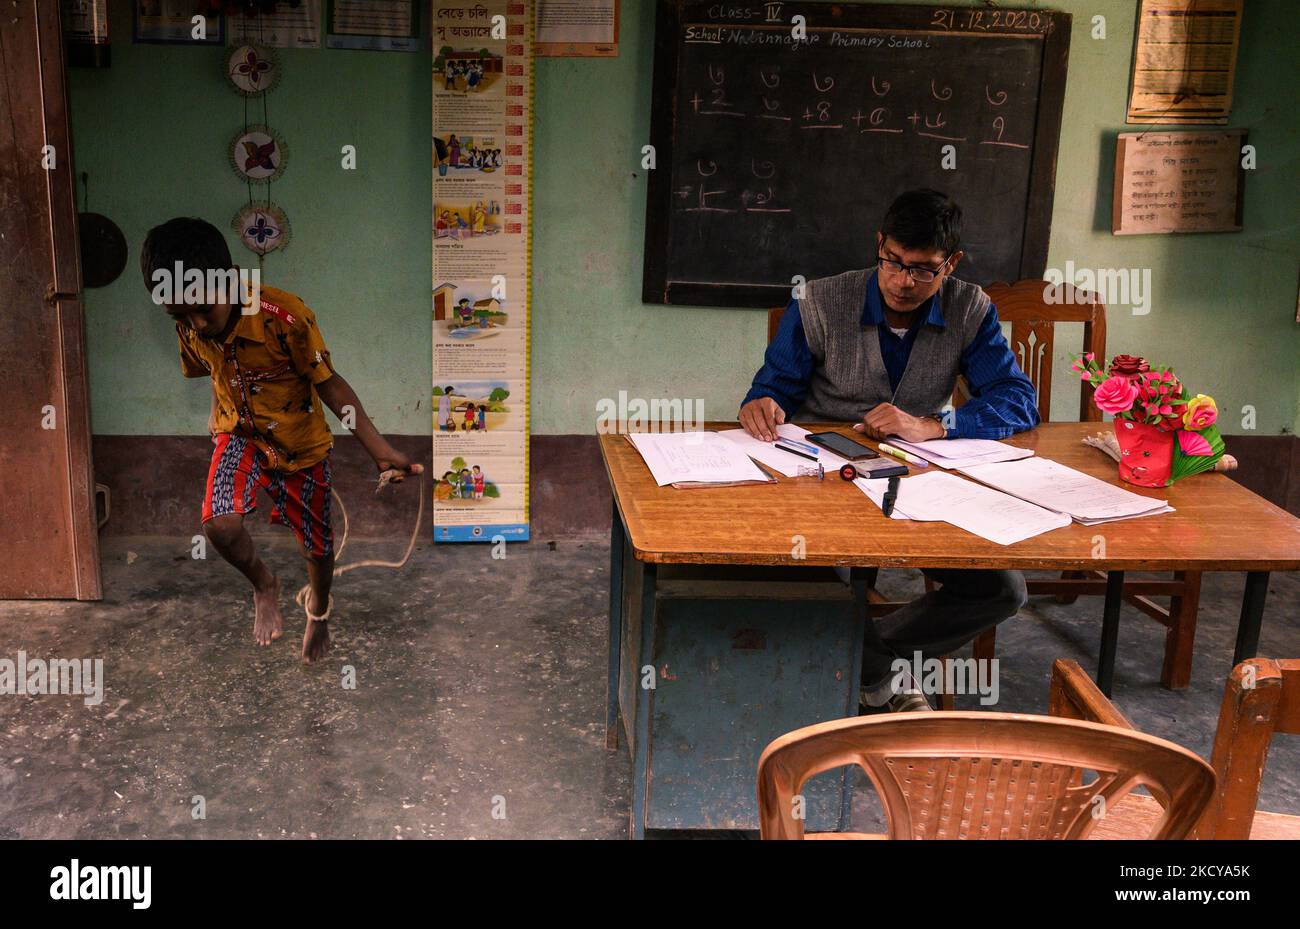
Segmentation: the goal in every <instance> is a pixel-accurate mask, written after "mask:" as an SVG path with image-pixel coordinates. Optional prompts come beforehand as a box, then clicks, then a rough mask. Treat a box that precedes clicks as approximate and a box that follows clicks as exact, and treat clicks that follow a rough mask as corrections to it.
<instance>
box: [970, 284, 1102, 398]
mask: <svg viewBox="0 0 1300 929" xmlns="http://www.w3.org/2000/svg"><path fill="white" fill-rule="evenodd" d="M984 292H985V293H986V294H988V295H989V299H990V300H992V301H993V305H994V306H995V307H997V310H998V319H999V320H1000V321H1002V322H1007V323H1011V339H1010V343H1011V350H1012V351H1013V352H1015V354H1016V360H1017V361H1019V362H1020V368H1021V370H1023V371H1024V372H1025V374H1026V375H1027V376H1028V378H1029V380H1030V381H1031V382H1032V383H1033V385H1034V390H1036V391H1037V392H1038V415H1039V416H1040V417H1041V418H1042V420H1043V422H1047V421H1048V420H1049V419H1050V418H1051V407H1052V348H1053V341H1054V337H1055V334H1056V324H1057V323H1083V350H1084V351H1085V352H1093V353H1094V354H1095V355H1096V356H1097V358H1098V359H1099V360H1101V361H1102V363H1104V359H1105V357H1106V307H1105V306H1103V305H1102V304H1101V303H1100V302H1099V301H1098V300H1097V298H1096V296H1095V295H1094V294H1092V293H1091V292H1089V291H1086V290H1079V289H1077V288H1075V287H1074V286H1073V285H1071V284H1064V283H1062V284H1049V283H1048V282H1046V281H1043V280H1038V279H1035V278H1030V279H1026V280H1023V281H1016V282H1015V283H1014V284H1003V283H1001V282H999V283H996V284H990V285H989V286H988V287H985V288H984ZM1092 392H1093V391H1092V386H1091V385H1090V384H1089V383H1088V382H1087V381H1083V380H1080V382H1079V422H1094V423H1099V422H1101V410H1099V409H1097V407H1096V406H1094V405H1093V403H1092Z"/></svg>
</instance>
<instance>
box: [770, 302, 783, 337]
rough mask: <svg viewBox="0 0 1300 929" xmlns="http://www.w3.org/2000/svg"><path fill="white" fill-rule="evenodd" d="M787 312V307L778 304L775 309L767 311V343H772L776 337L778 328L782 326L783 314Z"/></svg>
mask: <svg viewBox="0 0 1300 929" xmlns="http://www.w3.org/2000/svg"><path fill="white" fill-rule="evenodd" d="M784 312H785V307H783V306H778V307H776V308H775V309H771V310H768V311H767V344H768V345H771V344H772V340H773V339H775V338H776V330H778V329H780V328H781V314H782V313H784Z"/></svg>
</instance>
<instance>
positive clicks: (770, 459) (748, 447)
mask: <svg viewBox="0 0 1300 929" xmlns="http://www.w3.org/2000/svg"><path fill="white" fill-rule="evenodd" d="M718 435H720V436H723V437H724V438H725V439H727V441H729V442H731V443H732V444H733V445H735V446H736V447H737V448H739V449H740V450H741V451H742V452H744V453H745V454H746V455H748V456H749V457H750V458H754V459H757V460H758V461H761V462H762V463H763V464H765V465H767V466H768V467H769V468H771V469H772V470H773V471H777V472H780V473H781V474H784V475H785V476H786V477H798V476H799V468H800V467H810V468H815V467H817V465H818V464H819V463H820V464H821V465H822V467H824V468H826V469H827V470H830V467H829V465H827V464H826V462H825V461H823V460H822V459H821V457H820V456H819V457H818V459H817V461H810V460H809V459H807V458H800V457H799V456H798V455H791V454H790V453H789V452H783V451H781V449H779V448H777V447H776V446H775V445H773V444H772V443H771V442H764V441H763V440H762V439H756V438H754V437H753V436H752V435H750V434H749V433H748V432H746V431H745V430H744V429H724V430H723V431H722V432H719V433H718ZM787 438H788V437H787Z"/></svg>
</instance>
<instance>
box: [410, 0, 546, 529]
mask: <svg viewBox="0 0 1300 929" xmlns="http://www.w3.org/2000/svg"><path fill="white" fill-rule="evenodd" d="M532 28H533V23H532V4H531V3H527V2H524V0H434V2H433V10H432V20H431V27H430V30H431V33H432V38H433V282H432V286H433V404H432V406H433V473H432V478H433V480H432V481H431V484H432V488H433V490H432V493H433V537H434V541H436V542H491V541H493V540H497V539H502V538H504V539H506V540H508V541H521V540H526V539H527V538H528V363H529V359H528V352H529V301H530V299H531V290H530V285H529V269H530V266H529V263H530V260H531V244H530V222H531V199H530V181H531V173H532V80H533V65H532Z"/></svg>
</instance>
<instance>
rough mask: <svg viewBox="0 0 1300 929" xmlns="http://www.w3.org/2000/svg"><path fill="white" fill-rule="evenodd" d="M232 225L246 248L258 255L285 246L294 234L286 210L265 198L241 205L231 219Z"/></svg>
mask: <svg viewBox="0 0 1300 929" xmlns="http://www.w3.org/2000/svg"><path fill="white" fill-rule="evenodd" d="M230 227H231V228H232V229H234V230H235V233H236V234H237V235H238V236H239V241H241V242H243V243H244V248H246V249H248V250H249V251H250V252H254V253H256V254H258V255H267V254H270V253H271V252H274V251H278V250H280V249H282V248H284V247H285V246H286V245H288V244H289V239H290V237H291V235H292V233H291V231H290V229H289V218H288V217H287V216H285V215H284V210H282V209H280V208H279V207H278V206H276V205H275V204H274V203H270V202H268V201H265V200H264V201H261V202H258V203H249V204H247V205H246V206H243V207H241V208H240V210H239V212H238V213H236V214H235V218H234V219H232V220H231V221H230Z"/></svg>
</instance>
